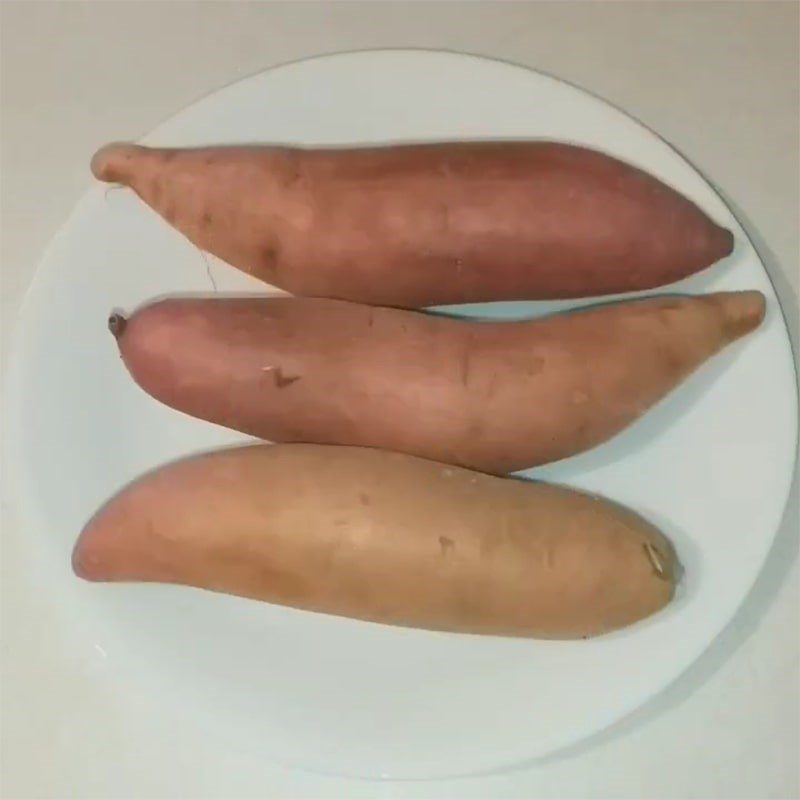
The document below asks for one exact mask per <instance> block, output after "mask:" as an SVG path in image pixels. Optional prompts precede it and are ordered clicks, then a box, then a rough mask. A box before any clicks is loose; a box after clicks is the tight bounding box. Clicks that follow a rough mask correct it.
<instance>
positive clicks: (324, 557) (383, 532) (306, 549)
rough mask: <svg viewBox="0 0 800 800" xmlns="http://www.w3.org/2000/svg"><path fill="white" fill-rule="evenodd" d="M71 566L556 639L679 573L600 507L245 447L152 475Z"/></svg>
mask: <svg viewBox="0 0 800 800" xmlns="http://www.w3.org/2000/svg"><path fill="white" fill-rule="evenodd" d="M73 565H74V569H75V571H76V573H77V574H78V575H80V576H81V577H84V578H86V579H88V580H94V581H157V582H168V583H178V584H186V585H189V586H196V587H201V588H205V589H211V590H214V591H219V592H226V593H230V594H237V595H242V596H245V597H251V598H256V599H259V600H265V601H267V602H271V603H279V604H284V605H290V606H294V607H297V608H303V609H308V610H313V611H321V612H325V613H330V614H338V615H344V616H349V617H356V618H359V619H366V620H373V621H378V622H384V623H390V624H396V625H408V626H415V627H421V628H429V629H437V630H447V631H459V632H470V633H489V634H502V635H512V636H537V637H547V638H578V637H586V636H593V635H597V634H601V633H605V632H606V631H609V630H613V629H616V628H619V627H622V626H625V625H629V624H631V623H633V622H635V621H637V620H639V619H642V618H644V617H646V616H648V615H650V614H652V613H654V612H656V611H657V610H659V609H660V608H662V607H663V606H664V605H666V604H667V603H668V602H669V600H670V598H671V597H672V595H673V591H674V584H675V580H676V576H677V561H676V557H675V554H674V552H673V549H672V547H671V545H670V543H669V542H668V540H667V539H665V538H664V537H663V536H662V535H661V534H660V533H659V532H658V531H657V530H656V529H654V528H653V527H652V526H651V525H649V523H647V522H646V521H644V520H643V519H642V518H640V517H639V516H638V515H636V514H634V513H633V512H631V511H628V510H627V509H624V508H621V507H619V506H617V505H615V504H612V503H609V502H608V501H605V500H602V499H601V498H598V497H594V496H590V495H586V494H582V493H579V492H575V491H571V490H568V489H565V488H562V487H557V486H548V485H544V484H534V483H530V482H526V481H519V480H514V479H501V478H495V477H491V476H487V475H482V474H479V473H474V472H470V471H467V470H463V469H460V468H458V467H450V466H445V465H442V464H437V463H434V462H430V461H426V460H423V459H418V458H413V457H411V456H406V455H403V454H399V453H388V452H383V451H379V450H371V449H364V448H349V447H325V446H319V445H275V446H269V445H255V446H249V447H242V448H237V449H234V450H228V451H221V452H217V453H212V454H207V455H203V456H200V457H195V458H193V459H189V460H186V461H183V462H178V463H176V464H172V465H169V466H167V467H165V468H162V469H160V470H158V471H156V472H155V473H151V474H150V475H148V476H145V477H144V478H143V479H140V480H139V481H138V482H136V483H135V484H133V485H132V486H130V487H128V488H127V489H125V490H124V491H123V492H122V493H121V494H120V495H118V496H117V497H116V498H114V499H112V500H111V501H110V502H109V503H108V504H107V505H106V507H104V508H103V509H101V511H100V512H99V513H98V514H97V515H96V516H95V517H94V519H92V520H91V521H90V522H89V524H88V525H87V526H86V528H85V529H84V531H83V532H82V534H81V536H80V538H79V540H78V542H77V544H76V547H75V551H74V556H73Z"/></svg>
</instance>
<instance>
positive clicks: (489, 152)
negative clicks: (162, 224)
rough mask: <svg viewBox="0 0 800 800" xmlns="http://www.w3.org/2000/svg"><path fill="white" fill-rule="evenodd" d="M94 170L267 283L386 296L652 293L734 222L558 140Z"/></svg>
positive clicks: (723, 244)
mask: <svg viewBox="0 0 800 800" xmlns="http://www.w3.org/2000/svg"><path fill="white" fill-rule="evenodd" d="M92 170H93V172H94V174H95V175H96V176H97V177H98V178H99V179H100V180H103V181H111V182H116V183H121V184H125V185H127V186H129V187H131V188H132V189H133V190H134V191H135V192H136V193H137V194H138V195H139V196H140V197H141V198H142V199H143V200H144V201H145V202H146V203H147V204H148V205H150V206H151V207H152V208H154V209H155V210H156V211H157V212H158V213H159V214H161V216H163V217H164V218H165V219H166V220H167V221H168V222H169V223H171V224H172V225H174V226H175V227H176V228H177V229H178V230H179V231H181V232H182V233H183V234H184V235H186V236H187V237H188V238H189V239H190V240H191V241H192V242H194V243H195V244H196V245H197V246H198V247H200V248H202V249H203V250H207V251H209V252H211V253H213V254H215V255H217V256H219V257H220V258H222V259H224V260H225V261H227V262H228V263H230V264H232V265H233V266H235V267H238V268H240V269H243V270H245V271H246V272H249V273H252V274H253V275H255V276H256V277H258V278H260V279H262V280H264V281H266V282H268V283H270V284H273V285H275V286H279V287H281V288H283V289H286V290H288V291H290V292H292V293H294V294H300V295H313V296H317V297H332V298H340V299H345V300H354V301H357V302H363V303H371V304H377V305H388V306H407V307H418V306H425V305H433V304H442V303H461V302H472V301H488V300H513V299H537V298H559V297H561V298H566V297H583V296H591V295H602V294H608V293H615V292H623V291H630V290H640V289H648V288H651V287H655V286H660V285H663V284H667V283H671V282H673V281H677V280H679V279H681V278H684V277H686V276H687V275H691V274H692V273H694V272H696V271H698V270H701V269H703V268H705V267H707V266H709V265H710V264H712V263H713V262H715V261H717V260H718V259H720V258H722V257H723V256H726V255H727V254H728V253H730V252H731V249H732V247H733V236H732V234H731V232H730V231H729V230H726V229H725V228H722V227H720V226H718V225H716V224H715V223H714V222H713V221H712V220H711V219H710V218H709V217H708V216H707V215H706V214H705V213H703V211H701V210H700V209H699V208H698V207H697V206H696V205H694V203H692V202H691V201H689V200H688V199H687V198H685V197H683V196H682V195H680V194H678V193H677V192H676V191H674V190H673V189H672V188H670V187H668V186H666V185H665V184H663V183H662V182H660V181H659V180H657V179H656V178H654V177H652V176H650V175H648V174H646V173H645V172H642V171H641V170H639V169H636V168H634V167H632V166H630V165H628V164H625V163H623V162H621V161H618V160H616V159H614V158H611V157H610V156H607V155H604V154H602V153H599V152H595V151H593V150H588V149H585V148H582V147H575V146H571V145H567V144H560V143H556V142H473V143H464V142H462V143H439V144H428V145H406V146H394V147H368V148H356V149H317V150H313V149H300V148H287V147H225V148H221V147H214V148H201V149H194V150H169V149H156V148H148V147H142V146H138V145H131V144H124V145H119V144H117V145H108V146H106V147H104V148H102V149H101V150H100V151H99V152H97V153H96V154H95V156H94V158H93V160H92Z"/></svg>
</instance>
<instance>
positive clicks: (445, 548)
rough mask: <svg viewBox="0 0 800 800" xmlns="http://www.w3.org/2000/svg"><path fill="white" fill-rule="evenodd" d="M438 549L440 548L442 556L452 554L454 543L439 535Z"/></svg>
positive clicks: (454, 547)
mask: <svg viewBox="0 0 800 800" xmlns="http://www.w3.org/2000/svg"><path fill="white" fill-rule="evenodd" d="M439 549H440V550H441V553H442V557H444V558H446V557H447V556H449V555H452V554H453V552H454V551H455V549H456V543H455V542H454V541H453V540H452V539H450V538H449V537H447V536H440V537H439Z"/></svg>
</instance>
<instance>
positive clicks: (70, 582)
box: [7, 51, 796, 777]
mask: <svg viewBox="0 0 800 800" xmlns="http://www.w3.org/2000/svg"><path fill="white" fill-rule="evenodd" d="M479 137H547V138H555V139H565V140H570V141H573V142H580V143H583V144H587V145H590V146H594V147H597V148H600V149H602V150H605V151H607V152H609V153H612V154H614V155H616V156H618V157H620V158H623V159H625V160H626V161H629V162H632V163H634V164H636V165H638V166H640V167H643V168H645V169H647V170H649V171H650V172H652V173H654V174H656V175H657V176H658V177H660V178H661V179H662V180H664V181H666V182H667V183H670V184H672V185H673V186H674V187H676V188H677V189H679V190H680V191H682V192H684V193H685V194H686V195H688V196H689V197H691V198H692V199H693V200H694V201H695V202H697V203H698V204H699V205H700V206H702V207H703V208H704V209H705V210H706V211H707V212H708V213H710V214H711V215H712V216H713V217H714V218H716V219H717V220H718V221H720V222H721V223H723V224H725V225H727V226H730V227H731V228H732V229H733V230H734V231H735V233H736V236H737V244H736V249H735V252H734V254H733V256H732V257H730V258H728V259H727V260H726V261H725V262H724V263H721V264H719V265H717V266H715V267H713V268H712V269H710V270H708V271H706V272H704V273H703V274H702V275H700V276H698V277H697V278H694V279H692V280H689V281H686V282H685V283H684V284H682V285H680V286H679V287H676V288H678V289H679V290H681V291H707V290H717V289H749V288H755V289H760V290H761V291H762V292H764V293H765V294H766V296H767V298H768V301H769V304H768V313H767V318H766V322H765V324H764V325H763V327H762V328H761V330H760V331H759V332H758V333H756V334H755V335H753V336H751V337H749V338H748V339H747V340H746V341H743V342H741V343H739V344H737V345H735V346H733V347H731V348H729V350H727V351H726V352H725V353H724V354H723V355H721V356H719V357H717V358H716V359H715V360H714V361H713V362H712V363H710V364H708V365H706V366H705V367H704V368H703V369H702V370H701V371H700V372H699V373H698V374H697V375H696V376H695V377H694V378H692V379H691V380H690V381H689V382H688V383H687V384H686V385H684V386H682V387H681V388H680V390H679V391H677V392H676V393H675V394H674V395H673V396H671V397H670V398H668V399H667V401H666V402H664V403H662V404H661V405H660V406H659V407H658V408H657V409H655V410H654V411H653V412H652V413H650V414H649V415H648V416H647V417H646V418H645V419H643V420H642V421H640V422H639V423H638V424H637V425H635V426H634V427H633V428H632V429H630V430H629V431H627V432H626V433H625V434H623V435H621V436H620V437H618V438H617V439H616V440H614V441H613V442H611V443H609V444H608V445H606V446H603V447H601V448H599V449H597V450H595V451H593V452H591V453H588V454H586V455H584V456H581V457H577V458H574V459H571V460H569V461H565V462H562V463H560V464H556V465H553V466H551V467H549V468H547V469H542V470H539V471H538V474H539V475H540V476H543V477H551V478H553V479H556V480H560V481H565V482H568V483H570V484H572V485H574V486H578V487H584V488H586V489H590V490H595V491H598V492H602V493H604V494H606V495H608V496H609V497H612V498H614V499H615V500H618V501H621V502H623V503H626V504H628V505H629V506H631V507H633V508H635V509H636V510H637V511H639V512H641V513H643V514H644V515H646V516H647V517H649V518H651V519H652V520H654V521H655V522H656V523H658V524H659V525H661V526H662V527H663V529H664V530H665V531H666V532H667V533H668V534H669V535H670V536H671V537H672V538H673V539H674V541H675V543H676V545H677V548H678V551H679V553H680V555H681V557H682V560H683V563H684V566H685V569H686V575H685V581H684V584H683V586H682V587H681V590H680V592H679V596H678V598H677V600H676V601H675V602H674V603H673V604H672V606H671V607H670V608H669V609H668V610H666V611H665V612H663V613H661V614H659V615H657V616H656V617H654V618H652V619H650V620H648V621H645V622H644V623H642V624H639V625H637V626H635V627H633V628H631V629H628V630H625V631H622V632H619V633H616V634H614V635H611V636H607V637H605V638H601V639H597V640H594V641H587V642H572V643H560V642H539V641H516V640H509V639H500V638H479V637H469V636H457V635H446V634H438V633H427V632H421V631H413V630H400V629H392V628H388V627H383V626H379V625H374V624H366V623H358V622H353V621H349V620H344V619H337V618H332V617H325V616H321V615H315V614H310V613H303V612H297V611H293V610H289V609H283V608H278V607H271V606H268V605H264V604H258V603H255V602H249V601H245V600H241V599H237V598H229V597H223V596H220V595H214V594H210V593H204V592H200V591H195V590H190V589H184V588H178V587H165V586H121V585H117V586H103V585H89V584H85V583H81V582H80V581H78V580H77V579H76V578H73V576H72V574H71V571H70V566H69V556H70V549H71V547H72V543H73V540H74V538H75V536H76V534H77V532H78V531H79V529H80V527H81V525H82V524H83V522H84V521H85V520H86V519H87V517H88V516H89V515H90V514H91V513H92V512H93V511H94V510H95V508H96V507H97V506H98V505H99V504H100V503H102V502H103V501H104V500H105V499H106V498H107V497H108V496H109V495H111V494H112V493H114V492H115V491H116V490H117V489H119V488H120V487H121V486H122V485H123V484H125V483H126V482H127V481H129V480H131V479H133V478H134V477H136V476H137V475H139V474H140V473H141V472H143V471H144V470H147V469H149V468H151V467H154V466H156V465H158V464H160V463H162V462H164V461H167V460H170V459H173V458H175V457H177V456H181V455H184V454H186V453H189V452H193V451H201V450H205V449H208V448H214V447H218V446H221V445H224V444H226V443H229V442H234V441H240V440H241V439H242V437H240V436H237V435H235V434H232V433H230V432H228V431H225V430H223V429H221V428H216V427H213V426H211V425H208V424H205V423H201V422H197V421H195V420H192V419H189V418H188V417H186V416H183V415H181V414H178V413H176V412H174V411H170V410H168V409H167V408H165V407H162V406H160V405H159V404H157V403H156V402H155V401H153V400H151V399H150V398H148V397H147V396H146V395H145V394H144V393H143V392H142V391H140V390H139V389H138V388H137V387H136V386H135V385H134V384H133V383H132V382H131V381H130V380H129V378H128V376H127V375H126V373H125V371H124V369H123V367H122V365H121V364H120V362H119V357H118V355H117V352H116V348H115V346H114V342H113V341H112V339H111V337H110V335H109V334H108V333H107V332H106V330H105V321H106V317H107V314H108V312H109V311H110V310H111V309H112V308H117V307H121V308H123V309H127V310H130V309H131V308H133V307H134V306H136V305H137V304H139V303H142V302H144V301H147V300H150V299H152V298H153V297H155V296H157V295H161V294H164V293H170V292H207V291H209V290H210V289H211V284H210V281H209V275H208V274H207V271H206V264H205V263H204V259H203V256H202V254H201V253H200V252H199V251H198V250H196V249H195V248H194V247H192V246H191V245H189V244H188V243H187V242H186V241H185V240H184V239H182V238H181V237H180V236H179V235H178V234H177V233H175V232H174V231H172V230H171V229H170V228H169V227H168V226H167V225H166V224H165V223H164V222H162V221H161V220H160V219H159V218H158V217H157V216H156V215H155V214H153V213H152V212H151V211H149V209H147V208H145V207H144V206H143V205H142V204H140V203H139V202H138V201H137V200H136V199H135V198H134V197H133V196H132V195H131V194H130V193H128V192H126V191H112V192H110V193H108V194H106V193H105V191H104V188H101V187H97V188H94V189H92V190H91V191H90V192H89V193H88V194H87V195H86V197H85V198H84V199H83V200H82V201H81V202H80V204H79V205H78V207H77V209H76V210H75V213H74V214H73V215H72V217H71V218H70V220H69V222H68V223H67V224H66V226H65V227H64V228H63V229H62V231H61V232H60V233H59V234H58V236H57V237H56V238H55V240H54V242H53V243H52V246H51V247H50V248H49V250H48V252H47V254H46V256H45V258H44V259H43V261H42V264H41V266H40V268H39V271H38V273H37V275H36V279H35V281H34V283H33V286H32V288H31V290H30V293H29V295H28V297H27V299H26V302H25V305H24V310H23V313H22V317H21V324H20V328H19V331H18V336H17V338H16V343H15V348H14V358H13V363H12V370H11V376H10V384H9V396H10V401H9V407H8V409H7V411H8V413H9V415H10V416H9V424H8V426H7V430H8V431H9V437H8V444H9V447H10V450H9V454H10V458H9V460H8V462H7V463H9V464H15V465H16V466H18V470H17V475H16V477H17V478H18V484H17V486H18V491H17V497H18V499H19V503H20V511H21V514H22V519H23V521H24V524H25V525H26V527H28V528H29V529H30V535H31V536H37V537H41V541H42V542H43V544H44V546H43V547H42V548H41V551H42V554H43V559H44V560H47V561H48V562H49V567H48V568H49V569H50V570H51V576H50V579H49V580H48V584H47V585H48V589H47V591H48V592H50V594H51V597H52V601H53V603H57V604H59V605H60V606H61V607H62V610H63V612H64V619H65V620H66V621H67V622H68V623H69V625H70V628H71V631H72V634H73V636H74V640H75V641H76V643H77V644H78V646H80V647H82V648H85V650H86V658H87V659H92V658H96V659H102V660H103V664H104V668H105V669H108V670H110V671H111V672H112V674H113V675H114V676H116V677H117V678H118V685H119V690H120V696H121V697H123V696H124V698H126V699H127V701H129V702H135V701H136V698H157V701H158V704H159V706H160V707H161V708H162V710H163V712H164V713H165V714H170V715H178V716H180V717H182V718H183V719H184V720H186V722H187V723H191V724H192V725H204V726H206V728H207V729H208V730H209V731H213V732H214V735H215V736H218V737H219V740H220V741H221V742H226V743H227V744H226V745H225V746H231V747H236V748H237V749H242V748H246V749H248V750H252V751H253V752H254V753H255V754H257V755H259V756H260V757H265V758H273V759H276V760H279V761H281V762H284V763H290V764H296V765H301V766H304V767H307V768H311V769H316V770H323V771H330V772H336V773H344V774H356V775H373V776H377V775H382V776H386V775H391V776H417V777H422V776H434V775H436V776H439V775H452V774H459V773H471V772H476V771H483V770H488V769H493V768H498V767H503V766H506V765H511V764H514V763H518V762H521V761H524V760H527V759H530V758H532V757H534V756H540V755H542V754H545V753H548V752H550V751H553V750H555V749H558V748H561V747H563V746H565V745H568V744H570V743H574V742H575V741H577V740H578V739H580V738H582V737H585V736H587V735H588V734H591V733H593V732H596V731H598V730H599V729H601V728H603V727H605V726H607V725H609V724H610V723H611V722H613V721H615V720H617V719H618V718H620V717H621V716H623V715H625V714H626V713H628V712H630V711H631V710H633V709H634V708H635V707H636V706H638V705H639V704H641V703H642V702H644V701H645V700H647V699H648V698H650V697H652V696H653V695H655V694H656V693H657V692H659V691H660V690H661V689H662V688H664V687H665V686H666V685H667V684H668V683H670V682H671V681H672V680H674V679H675V678H676V677H677V676H678V675H679V674H680V673H681V672H682V671H683V670H684V669H685V668H686V667H687V666H688V665H689V664H690V663H691V662H692V661H693V660H694V659H696V658H697V657H698V655H699V654H700V653H701V652H702V651H703V650H704V649H705V648H706V646H707V645H708V644H709V643H710V642H711V640H712V639H713V638H714V637H715V636H716V635H717V633H719V631H720V630H721V629H722V627H723V626H724V625H725V624H726V622H728V620H729V619H730V618H731V617H732V615H733V614H734V612H735V611H736V609H737V607H738V606H739V604H740V603H741V602H742V600H743V599H744V597H745V596H746V594H747V592H748V590H749V588H750V586H751V585H752V583H753V581H754V579H755V577H756V575H757V573H758V572H759V570H760V568H761V565H762V563H763V562H764V559H765V556H766V554H767V551H768V550H769V547H770V544H771V542H772V539H773V535H774V533H775V531H776V528H777V526H778V524H779V520H780V517H781V514H782V510H783V507H784V503H785V501H786V497H787V493H788V487H789V482H790V477H791V471H792V466H793V464H792V462H793V453H794V442H795V435H796V407H795V403H796V398H795V393H794V382H793V367H792V361H791V355H790V348H789V344H788V337H787V333H786V330H785V327H784V322H783V319H782V317H781V312H780V310H779V307H778V304H777V302H776V299H775V294H774V292H773V289H772V287H771V285H770V282H769V280H768V278H767V275H766V273H765V270H764V268H763V266H762V264H761V262H760V260H759V257H758V255H757V254H756V252H755V251H754V249H753V247H752V245H751V244H750V242H749V241H748V239H747V237H746V235H745V233H744V231H743V230H742V228H741V227H740V226H739V225H738V223H737V222H736V220H735V219H734V218H733V216H732V215H731V213H730V211H729V210H728V209H727V208H726V206H725V205H724V204H723V202H722V201H721V200H720V198H719V197H718V196H717V194H716V193H715V192H714V190H713V189H712V188H711V187H710V186H709V185H708V183H706V181H705V180H704V179H703V178H702V177H701V176H700V175H699V174H698V173H697V172H696V171H695V170H694V169H693V168H692V167H691V166H690V165H689V164H688V163H687V162H686V161H685V160H684V159H683V158H681V156H680V155H678V154H677V153H676V152H675V151H674V150H672V149H671V148H670V146H669V145H667V144H666V143H665V142H663V141H662V140H660V139H659V138H658V137H657V136H655V135H654V134H653V133H652V132H650V131H648V130H647V129H646V128H644V127H643V126H642V125H640V124H639V123H637V122H636V121H634V120H632V119H631V118H630V117H628V116H626V115H625V114H623V113H622V112H620V111H618V110H616V109H614V108H612V107H610V106H609V105H607V104H606V103H604V102H602V101H600V100H598V99H597V98H595V97H592V96H590V95H588V94H586V93H584V92H582V91H580V90H578V89H576V88H574V87H572V86H569V85H567V84H564V83H562V82H559V81H557V80H555V79H553V78H550V77H547V76H544V75H540V74H537V73H534V72H530V71H527V70H525V69H521V68H517V67H514V66H510V65H507V64H503V63H499V62H494V61H488V60H483V59H479V58H474V57H467V56H460V55H455V54H450V53H436V52H419V51H381V52H363V53H352V54H343V55H335V56H330V57H323V58H316V59H312V60H308V61H302V62H299V63H294V64H289V65H286V66H283V67H280V68H278V69H274V70H271V71H269V72H265V73H263V74H260V75H257V76H255V77H252V78H249V79H247V80H244V81H242V82H240V83H237V84H235V85H233V86H230V87H228V88H226V89H224V90H222V91H219V92H217V93H215V94H213V95H211V96H210V97H207V98H205V99H204V100H202V101H200V102H198V103H196V104H195V105H193V106H192V107H190V108H188V109H186V110H184V111H182V112H181V113H179V114H178V115H177V116H175V117H174V118H172V119H171V120H169V121H168V122H167V123H165V124H164V125H162V126H161V127H160V128H159V129H158V130H156V131H155V132H154V133H153V134H152V135H150V136H148V137H147V140H146V141H147V142H149V143H153V144H156V143H158V144H164V145H197V144H204V143H209V142H225V143H227V142H252V141H267V142H293V143H305V144H312V143H351V142H372V141H386V140H413V139H417V140H418V139H447V138H479ZM92 144H94V143H89V142H87V162H88V157H89V155H90V153H89V148H90V147H91V146H92ZM208 261H209V264H210V269H211V272H212V274H213V277H214V280H215V281H216V284H217V286H218V288H219V289H220V290H223V291H231V290H233V291H242V290H244V291H255V292H258V291H264V288H263V286H262V285H261V284H258V283H256V282H255V281H253V280H251V279H249V278H247V277H246V276H244V275H242V274H240V273H238V272H236V271H234V270H233V269H231V268H229V267H227V266H226V265H224V264H222V263H221V262H218V261H215V260H214V259H211V258H209V259H208ZM563 305H566V304H534V303H510V304H500V305H497V306H493V307H486V306H484V307H482V309H481V310H482V313H487V312H490V313H496V314H497V315H498V316H503V315H515V316H516V315H519V314H530V315H534V314H539V313H542V312H544V311H548V310H551V309H553V308H556V307H561V306H563ZM467 310H469V309H467ZM265 491H269V487H268V486H267V487H265ZM198 503H202V498H198Z"/></svg>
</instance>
